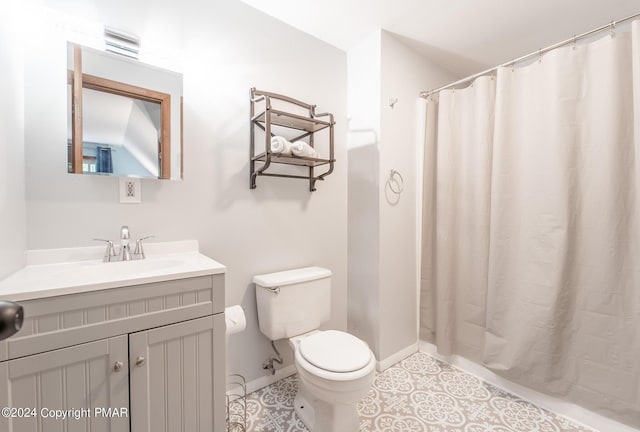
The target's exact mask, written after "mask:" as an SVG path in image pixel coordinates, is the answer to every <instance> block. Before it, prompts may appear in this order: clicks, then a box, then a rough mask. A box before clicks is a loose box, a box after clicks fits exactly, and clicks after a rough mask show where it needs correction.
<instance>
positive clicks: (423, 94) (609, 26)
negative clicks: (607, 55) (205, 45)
mask: <svg viewBox="0 0 640 432" xmlns="http://www.w3.org/2000/svg"><path fill="white" fill-rule="evenodd" d="M639 17H640V13H637V14H635V15H631V16H628V17H626V18H623V19H621V20H618V21H611V23H609V24H607V25H604V26H602V27H598V28H596V29H593V30H589V31H588V32H585V33H582V34H580V35H578V36H574V37H572V38H569V39H567V40H565V41H562V42H558V43H555V44H553V45H549V46H548V47H546V48H541V49H539V50H538V51H534V52H532V53H529V54H527V55H523V56H522V57H518V58H516V59H513V60H510V61H508V62H506V63H502V64H501V65H499V66H495V67H492V68H490V69H487V70H484V71H482V72H478V73H477V74H475V75H471V76H468V77H466V78H462V79H461V80H458V81H455V82H453V83H451V84H447V85H445V86H442V87H439V88H437V89H433V90H429V91H423V92H421V93H420V97H421V98H425V99H426V98H428V97H429V96H431V95H432V94H434V93H438V92H440V91H441V90H446V89H448V88H451V87H455V86H457V85H460V84H463V83H466V82H468V81H473V80H474V79H476V78H479V77H481V76H484V75H487V74H489V73H491V72H494V71H496V70H497V69H498V68H501V67H506V66H513V65H514V64H516V63H519V62H521V61H523V60H526V59H528V58H530V57H534V56H541V55H542V54H544V53H546V52H549V51H553V50H554V49H557V48H560V47H563V46H565V45H569V44H573V43H575V42H577V41H578V40H580V39H584V38H586V37H588V36H591V35H593V34H595V33H599V32H601V31H604V30H607V29H611V30H612V31H615V28H616V24H621V23H624V22H627V21H630V20H632V19H634V18H639Z"/></svg>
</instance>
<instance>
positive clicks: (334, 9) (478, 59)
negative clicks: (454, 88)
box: [242, 0, 640, 77]
mask: <svg viewBox="0 0 640 432" xmlns="http://www.w3.org/2000/svg"><path fill="white" fill-rule="evenodd" d="M242 1H244V2H245V3H247V4H249V5H251V6H253V7H255V8H257V9H259V10H261V11H263V12H265V13H267V14H269V15H272V16H274V17H276V18H278V19H280V20H281V21H284V22H286V23H288V24H289V25H291V26H293V27H296V28H298V29H300V30H302V31H304V32H306V33H309V34H311V35H313V36H315V37H317V38H319V39H321V40H323V41H325V42H328V43H330V44H331V45H334V46H336V47H338V48H340V49H342V50H345V51H347V50H348V49H349V48H350V47H352V46H353V45H354V44H355V43H357V42H358V41H359V40H360V39H361V38H363V37H365V36H366V35H367V34H370V33H371V32H373V31H375V30H376V29H378V28H382V29H385V30H388V31H390V32H392V33H395V34H397V35H398V36H400V38H401V39H402V40H404V41H405V42H406V43H407V44H408V45H410V46H413V47H414V48H415V49H416V50H418V51H420V52H421V53H423V54H424V55H425V56H427V57H429V58H430V59H432V60H433V61H434V62H436V63H438V64H440V65H441V66H442V67H444V68H445V69H448V70H449V71H451V72H453V73H454V74H456V75H459V76H461V77H462V76H466V75H470V74H472V73H475V72H479V71H481V70H483V69H486V68H488V67H492V66H496V65H498V64H500V63H504V62H507V61H509V60H511V59H513V58H516V57H519V56H521V55H524V54H528V53H530V52H533V51H536V50H537V49H539V48H542V47H545V46H548V45H551V44H553V43H556V42H560V41H561V40H565V39H568V38H570V37H572V36H573V35H575V34H580V33H583V32H586V31H588V30H591V29H593V28H596V27H600V26H602V25H605V24H608V23H609V22H610V21H612V20H618V19H622V18H624V17H627V16H629V15H633V14H636V13H639V12H640V0H321V1H318V0H242Z"/></svg>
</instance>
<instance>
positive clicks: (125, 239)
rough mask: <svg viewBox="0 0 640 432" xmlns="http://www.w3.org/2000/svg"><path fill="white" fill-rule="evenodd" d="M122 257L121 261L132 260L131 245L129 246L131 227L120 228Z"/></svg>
mask: <svg viewBox="0 0 640 432" xmlns="http://www.w3.org/2000/svg"><path fill="white" fill-rule="evenodd" d="M120 258H121V261H131V247H130V246H129V227H128V226H126V225H123V226H122V228H120Z"/></svg>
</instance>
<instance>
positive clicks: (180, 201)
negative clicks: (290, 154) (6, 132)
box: [25, 0, 347, 380]
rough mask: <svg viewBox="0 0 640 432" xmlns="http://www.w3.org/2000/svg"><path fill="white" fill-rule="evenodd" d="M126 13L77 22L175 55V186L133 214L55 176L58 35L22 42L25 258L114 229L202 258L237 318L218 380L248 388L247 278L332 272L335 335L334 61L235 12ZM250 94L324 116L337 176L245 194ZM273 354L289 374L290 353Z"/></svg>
mask: <svg viewBox="0 0 640 432" xmlns="http://www.w3.org/2000/svg"><path fill="white" fill-rule="evenodd" d="M71 3H72V2H66V3H65V4H67V5H70V4H71ZM138 3H144V2H129V1H127V0H116V1H111V2H102V1H98V0H94V1H85V2H82V7H79V8H77V9H76V10H78V11H83V13H84V15H83V16H84V18H88V19H92V20H96V21H99V22H102V23H104V24H107V25H110V26H113V27H116V28H122V29H124V30H127V31H130V32H132V33H136V34H139V35H141V37H142V41H143V45H144V43H145V42H148V44H147V46H150V45H153V44H154V43H155V44H157V40H166V39H167V38H168V39H169V41H168V42H167V46H168V47H171V46H173V47H174V48H176V49H178V54H177V56H179V57H176V58H181V61H182V65H183V70H182V72H183V73H184V143H185V144H184V145H185V149H184V158H185V159H184V163H185V172H184V181H182V182H178V181H176V182H174V181H158V180H143V181H142V201H143V202H142V204H139V205H134V204H129V205H121V204H119V203H118V179H117V178H109V177H102V176H82V175H70V174H67V173H66V172H65V171H66V84H65V74H66V67H65V66H66V41H65V39H66V37H65V35H64V34H63V33H64V32H62V31H60V28H61V27H64V25H57V26H56V25H52V23H49V24H48V25H43V26H42V27H37V28H34V29H33V31H34V32H35V34H34V35H33V37H32V38H31V40H33V41H34V42H33V44H32V45H30V46H29V47H28V51H27V62H26V73H25V79H26V84H27V86H26V87H27V91H26V95H25V98H26V99H25V104H26V119H25V121H26V150H27V157H28V160H29V164H27V213H28V214H27V223H28V224H27V228H28V229H27V232H28V236H27V237H28V238H27V242H28V248H29V249H38V248H56V247H65V246H84V245H91V244H93V243H92V242H91V239H92V238H94V237H102V238H115V237H116V236H117V234H118V232H119V227H120V225H123V224H127V225H129V228H130V229H131V232H132V235H133V236H135V237H138V236H143V235H149V234H155V235H156V241H168V240H179V239H189V238H195V239H198V240H199V241H200V245H201V250H202V252H203V253H205V254H207V255H209V256H211V257H212V258H214V259H216V260H218V261H220V262H222V263H224V264H225V265H226V266H227V269H228V270H227V271H228V272H227V279H226V280H227V290H226V297H227V298H226V303H227V305H232V304H237V303H240V304H242V305H243V306H244V307H245V310H246V313H247V325H248V328H247V331H246V332H244V333H241V334H238V335H233V336H231V337H230V338H229V370H230V371H231V372H238V373H242V374H244V375H245V376H246V377H247V379H250V380H251V379H254V378H257V377H259V376H262V375H263V373H264V372H263V371H262V369H261V363H262V361H263V360H265V359H266V358H267V356H268V355H270V354H271V353H270V350H271V348H270V346H269V344H268V341H267V340H266V338H265V337H264V336H262V334H261V333H260V332H259V330H258V326H257V315H256V307H255V292H254V286H253V284H252V283H251V278H252V276H253V275H255V274H260V273H265V272H272V271H277V270H283V269H287V268H295V267H301V266H308V265H319V266H324V267H327V268H329V269H331V270H332V271H333V274H334V276H333V290H332V295H333V297H332V319H331V322H330V323H329V324H328V327H332V328H338V329H345V328H346V304H347V279H346V278H347V256H346V253H347V223H346V218H347V207H346V206H347V187H346V174H347V166H346V165H347V164H346V162H347V161H346V155H347V153H346V148H345V136H346V92H347V91H346V56H345V53H344V52H342V51H340V50H338V49H335V48H333V47H330V46H329V45H327V44H325V43H322V42H320V41H318V40H316V39H314V38H312V37H310V36H308V35H305V34H303V33H301V32H299V31H297V30H294V29H293V28H291V27H289V26H286V25H284V24H282V23H280V22H278V21H276V20H275V19H273V18H270V17H268V16H266V15H264V14H262V13H259V12H257V11H255V10H254V9H252V8H250V7H248V6H246V5H244V4H242V3H240V2H237V1H216V2H206V4H205V3H203V2H196V1H187V2H186V3H185V2H182V3H178V2H170V1H159V2H156V3H154V6H153V10H152V11H145V10H143V9H144V5H141V4H138ZM50 4H51V6H52V7H53V6H55V4H56V3H55V2H50ZM78 4H80V2H78ZM55 7H59V8H61V7H62V6H55ZM71 10H72V9H69V11H71ZM58 12H64V11H62V10H61V9H59V10H58ZM39 32H42V33H44V34H39ZM167 35H169V36H170V37H168V36H167ZM163 38H164V39H163ZM154 41H156V42H154ZM172 44H173V45H172ZM252 86H256V87H258V88H261V89H265V90H270V91H274V92H280V93H284V94H287V95H289V96H292V97H295V98H297V99H301V100H303V101H308V102H310V103H314V104H317V106H318V110H319V111H320V112H322V111H332V112H333V113H334V114H335V115H336V121H337V125H336V134H335V136H336V146H335V148H336V159H337V161H338V162H337V164H336V171H335V172H334V174H332V175H331V176H329V177H328V178H327V180H326V181H324V182H318V185H317V187H318V190H317V191H316V192H313V193H310V192H309V190H308V183H306V182H304V181H301V180H291V179H279V178H259V179H258V188H257V189H255V190H250V189H249V173H248V154H249V122H248V118H249V89H250V87H252ZM44 108H46V109H44ZM282 348H283V350H284V351H285V357H286V360H287V363H289V364H290V362H291V353H290V350H289V348H288V346H287V345H286V344H282Z"/></svg>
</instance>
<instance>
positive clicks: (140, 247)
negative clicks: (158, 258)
mask: <svg viewBox="0 0 640 432" xmlns="http://www.w3.org/2000/svg"><path fill="white" fill-rule="evenodd" d="M154 237H155V236H153V235H150V236H146V237H142V238H139V239H138V240H136V249H135V250H134V251H133V254H134V255H138V258H139V259H145V258H146V255H145V254H144V247H143V245H142V242H143V241H145V240H147V239H150V238H154Z"/></svg>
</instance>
